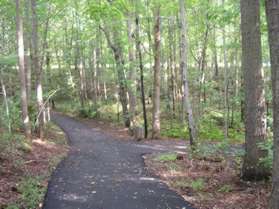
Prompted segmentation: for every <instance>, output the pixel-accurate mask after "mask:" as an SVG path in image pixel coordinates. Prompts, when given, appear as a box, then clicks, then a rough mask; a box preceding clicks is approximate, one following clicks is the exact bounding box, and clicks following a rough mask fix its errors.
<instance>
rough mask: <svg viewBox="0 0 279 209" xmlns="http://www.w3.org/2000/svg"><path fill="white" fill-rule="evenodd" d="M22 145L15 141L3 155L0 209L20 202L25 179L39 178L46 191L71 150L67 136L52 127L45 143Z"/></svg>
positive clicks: (1, 157) (31, 142)
mask: <svg viewBox="0 0 279 209" xmlns="http://www.w3.org/2000/svg"><path fill="white" fill-rule="evenodd" d="M22 143H23V144H20V145H19V143H18V142H16V141H12V142H11V143H10V144H9V146H5V147H4V148H5V150H2V152H1V153H0V208H1V209H2V208H6V207H7V206H8V205H9V204H14V203H19V205H20V202H21V196H22V194H21V193H20V192H19V190H18V187H19V184H20V182H21V181H22V180H23V179H24V178H26V177H34V178H40V185H39V186H40V187H42V188H44V189H45V190H46V188H47V184H48V180H49V177H50V175H51V173H52V171H53V170H54V169H55V167H56V166H57V164H58V163H59V162H60V161H61V160H62V159H63V157H64V156H66V154H67V152H68V147H67V145H66V143H67V142H66V137H65V135H64V133H63V132H62V131H61V130H60V129H58V128H57V127H55V126H52V127H50V129H49V134H48V135H47V136H46V137H45V140H40V139H36V138H34V139H33V140H32V141H29V142H28V141H26V142H22Z"/></svg>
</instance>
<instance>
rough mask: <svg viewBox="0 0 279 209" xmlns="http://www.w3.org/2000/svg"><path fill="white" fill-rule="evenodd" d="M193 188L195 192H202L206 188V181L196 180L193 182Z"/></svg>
mask: <svg viewBox="0 0 279 209" xmlns="http://www.w3.org/2000/svg"><path fill="white" fill-rule="evenodd" d="M191 187H192V189H193V190H194V191H201V190H203V189H204V187H205V181H204V179H202V178H199V179H197V180H194V181H192V182H191Z"/></svg>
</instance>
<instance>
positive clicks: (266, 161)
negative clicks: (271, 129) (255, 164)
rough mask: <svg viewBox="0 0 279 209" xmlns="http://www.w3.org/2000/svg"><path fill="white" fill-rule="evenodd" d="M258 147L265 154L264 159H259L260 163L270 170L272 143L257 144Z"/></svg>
mask: <svg viewBox="0 0 279 209" xmlns="http://www.w3.org/2000/svg"><path fill="white" fill-rule="evenodd" d="M258 146H259V147H260V148H261V149H262V150H264V151H265V152H266V153H267V155H266V157H264V158H261V159H260V163H261V164H262V165H264V166H265V167H266V168H268V169H269V170H271V169H272V165H273V141H272V140H267V141H266V142H264V143H259V144H258Z"/></svg>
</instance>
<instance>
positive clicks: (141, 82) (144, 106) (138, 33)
mask: <svg viewBox="0 0 279 209" xmlns="http://www.w3.org/2000/svg"><path fill="white" fill-rule="evenodd" d="M136 48H137V54H138V59H139V68H140V87H141V88H140V89H141V103H142V112H143V121H144V138H145V139H146V138H147V137H148V124H147V114H146V104H145V90H144V75H143V61H142V52H141V41H140V28H139V17H138V15H137V17H136Z"/></svg>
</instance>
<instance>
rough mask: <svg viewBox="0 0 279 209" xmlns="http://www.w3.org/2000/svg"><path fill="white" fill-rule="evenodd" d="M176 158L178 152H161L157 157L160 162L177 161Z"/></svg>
mask: <svg viewBox="0 0 279 209" xmlns="http://www.w3.org/2000/svg"><path fill="white" fill-rule="evenodd" d="M176 159H177V154H176V153H164V154H160V155H159V156H157V157H156V158H155V160H157V161H160V162H172V161H176Z"/></svg>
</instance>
